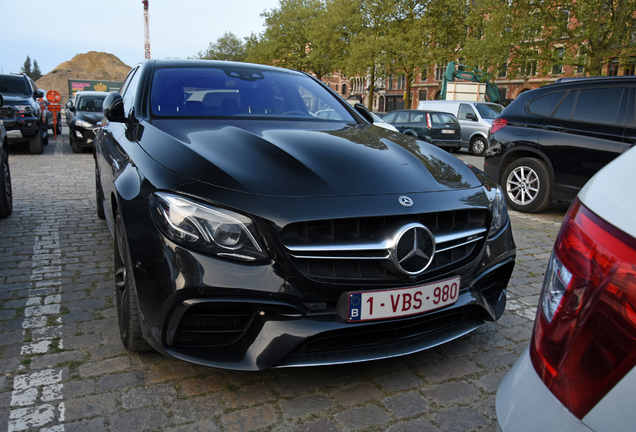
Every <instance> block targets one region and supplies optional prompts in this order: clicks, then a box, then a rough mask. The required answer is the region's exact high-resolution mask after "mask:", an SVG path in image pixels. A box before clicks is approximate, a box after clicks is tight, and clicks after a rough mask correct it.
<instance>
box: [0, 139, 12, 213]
mask: <svg viewBox="0 0 636 432" xmlns="http://www.w3.org/2000/svg"><path fill="white" fill-rule="evenodd" d="M12 211H13V192H12V190H11V172H10V171H9V157H8V156H7V154H6V153H5V152H4V150H0V219H4V218H6V217H9V215H10V214H11V212H12Z"/></svg>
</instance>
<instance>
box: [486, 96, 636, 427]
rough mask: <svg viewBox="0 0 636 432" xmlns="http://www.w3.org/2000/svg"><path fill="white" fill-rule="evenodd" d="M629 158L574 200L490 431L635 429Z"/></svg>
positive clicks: (631, 154) (634, 260) (634, 241)
mask: <svg viewBox="0 0 636 432" xmlns="http://www.w3.org/2000/svg"><path fill="white" fill-rule="evenodd" d="M631 100H632V101H633V99H631ZM601 115H602V114H601ZM635 165H636V150H633V149H632V150H630V151H628V152H627V153H626V154H624V155H622V156H620V157H619V158H617V159H615V160H614V161H613V162H611V163H610V164H609V165H607V166H606V167H605V168H604V169H602V170H601V171H600V172H599V173H598V174H596V175H595V176H594V177H593V178H592V179H591V180H590V181H588V182H587V183H586V185H585V186H584V187H583V189H582V190H581V191H580V192H579V194H578V198H577V199H575V201H574V202H573V203H572V206H571V207H570V210H569V212H568V214H567V215H566V217H565V219H564V221H563V224H562V226H561V230H560V232H559V235H558V237H557V239H556V243H555V245H554V249H553V251H552V256H551V258H550V264H549V266H548V269H547V271H546V275H545V280H544V283H543V292H542V294H541V297H540V300H539V307H538V311H537V316H536V319H535V325H534V332H533V335H532V339H531V341H530V347H529V349H526V351H525V352H524V353H523V354H522V356H521V358H520V359H519V360H518V361H517V363H516V364H515V365H514V367H513V368H512V369H511V370H510V372H509V373H508V375H507V376H506V377H505V379H504V380H503V382H502V383H501V385H500V387H499V391H498V393H497V399H496V409H497V422H498V429H497V430H501V431H503V432H509V431H510V432H511V431H514V432H530V431H533V432H534V431H542V430H551V431H572V432H575V431H581V432H583V431H585V432H590V431H596V432H601V431H612V432H614V431H631V430H634V424H635V423H636V412H635V411H634V388H635V387H636V367H635V366H636V313H635V310H636V223H635V222H634V217H633V215H634V212H635V211H636V204H635V202H634V199H633V197H634V193H633V185H634V183H635V181H636V174H635V171H634V166H635Z"/></svg>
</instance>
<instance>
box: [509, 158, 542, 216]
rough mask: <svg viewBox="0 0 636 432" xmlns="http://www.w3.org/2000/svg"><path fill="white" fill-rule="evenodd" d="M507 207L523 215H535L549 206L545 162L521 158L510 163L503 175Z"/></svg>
mask: <svg viewBox="0 0 636 432" xmlns="http://www.w3.org/2000/svg"><path fill="white" fill-rule="evenodd" d="M502 183H503V187H504V192H505V195H506V201H507V202H508V206H509V207H510V208H512V209H513V210H517V211H520V212H524V213H535V212H540V211H541V210H543V209H545V208H546V207H547V206H548V205H549V204H550V189H551V187H550V174H549V172H548V167H547V165H546V164H545V162H543V161H541V160H538V159H533V158H521V159H519V160H516V161H514V162H513V163H511V164H510V165H509V166H508V168H506V171H504V175H503V182H502Z"/></svg>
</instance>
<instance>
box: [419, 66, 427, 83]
mask: <svg viewBox="0 0 636 432" xmlns="http://www.w3.org/2000/svg"><path fill="white" fill-rule="evenodd" d="M427 79H428V69H427V68H422V71H421V72H420V81H422V82H425V81H426V80H427Z"/></svg>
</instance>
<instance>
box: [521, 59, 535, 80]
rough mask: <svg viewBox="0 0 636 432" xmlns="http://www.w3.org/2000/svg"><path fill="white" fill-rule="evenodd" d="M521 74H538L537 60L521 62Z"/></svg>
mask: <svg viewBox="0 0 636 432" xmlns="http://www.w3.org/2000/svg"><path fill="white" fill-rule="evenodd" d="M520 72H521V76H535V75H536V74H537V61H536V60H526V61H524V62H523V63H521V68H520Z"/></svg>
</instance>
